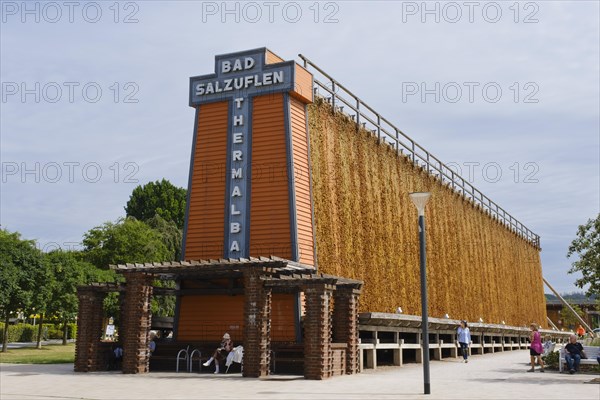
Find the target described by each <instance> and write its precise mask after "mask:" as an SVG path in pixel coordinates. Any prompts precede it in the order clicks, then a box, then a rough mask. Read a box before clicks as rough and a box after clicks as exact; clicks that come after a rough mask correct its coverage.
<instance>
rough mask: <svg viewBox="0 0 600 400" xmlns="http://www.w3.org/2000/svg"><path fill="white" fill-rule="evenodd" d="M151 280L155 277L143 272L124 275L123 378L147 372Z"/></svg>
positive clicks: (122, 323) (122, 324) (122, 322)
mask: <svg viewBox="0 0 600 400" xmlns="http://www.w3.org/2000/svg"><path fill="white" fill-rule="evenodd" d="M152 280H153V277H152V275H148V274H145V273H143V272H129V273H126V274H125V282H126V285H125V304H124V310H123V311H122V313H121V318H122V319H123V320H122V321H121V330H122V332H123V334H124V335H123V340H122V341H121V344H122V346H123V373H124V374H139V373H146V372H148V367H149V362H150V355H149V349H148V341H149V337H148V334H149V331H150V322H151V321H150V318H151V317H150V299H151V298H152Z"/></svg>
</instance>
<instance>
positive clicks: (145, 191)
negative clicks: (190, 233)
mask: <svg viewBox="0 0 600 400" xmlns="http://www.w3.org/2000/svg"><path fill="white" fill-rule="evenodd" d="M186 201H187V190H185V189H183V188H178V187H176V186H174V185H173V184H172V183H171V182H169V181H168V180H166V179H163V180H162V181H160V182H159V181H156V182H149V183H147V184H146V185H143V186H141V185H140V186H138V187H136V188H135V189H133V192H132V193H131V196H130V197H129V201H128V202H127V205H126V206H125V212H126V213H127V216H128V217H135V218H137V219H139V220H140V221H147V220H149V219H151V218H153V217H154V216H155V215H156V214H158V215H160V216H161V217H162V218H164V219H165V220H167V221H173V222H175V224H176V225H177V227H178V228H179V229H183V221H184V218H185V205H186Z"/></svg>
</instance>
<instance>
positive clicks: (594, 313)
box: [546, 296, 600, 329]
mask: <svg viewBox="0 0 600 400" xmlns="http://www.w3.org/2000/svg"><path fill="white" fill-rule="evenodd" d="M552 297H553V298H546V313H547V314H548V318H550V320H552V322H554V324H555V325H556V326H557V327H558V328H559V329H563V328H564V329H575V328H577V325H578V324H577V325H573V324H571V325H570V326H565V324H564V323H563V318H564V316H565V315H566V313H571V311H569V310H568V309H566V307H565V306H564V305H563V303H562V302H561V301H560V300H559V299H557V298H554V296H552ZM566 300H567V301H568V302H569V304H573V305H576V306H578V307H579V308H581V310H582V311H583V312H584V317H583V319H584V320H585V322H587V324H588V325H589V326H591V327H592V328H598V327H600V307H598V303H597V301H596V299H593V298H567V299H566Z"/></svg>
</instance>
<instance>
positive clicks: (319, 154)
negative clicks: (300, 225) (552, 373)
mask: <svg viewBox="0 0 600 400" xmlns="http://www.w3.org/2000/svg"><path fill="white" fill-rule="evenodd" d="M309 131H310V156H311V163H312V190H313V201H314V214H315V222H316V242H317V260H318V268H319V271H320V272H324V273H329V274H333V275H338V276H345V277H349V278H355V279H361V280H363V281H364V282H365V286H364V290H363V294H362V296H361V302H360V309H361V311H372V312H376V311H377V312H394V310H395V309H396V308H397V307H402V310H403V312H404V313H406V314H413V315H420V314H421V301H420V278H419V243H418V226H417V212H416V209H415V207H414V205H413V204H412V203H411V201H410V199H409V197H408V193H410V192H415V191H429V192H431V193H432V197H431V199H430V201H429V203H428V205H427V208H426V226H427V236H426V240H427V279H428V294H429V296H428V298H429V315H430V316H433V317H443V316H444V314H446V313H447V314H449V315H450V317H451V318H457V319H463V318H464V319H467V320H470V321H476V320H479V318H483V319H484V321H485V322H488V323H501V322H502V321H505V323H506V324H509V325H518V326H522V325H524V324H529V323H531V322H536V323H538V324H540V325H542V326H544V327H546V309H545V300H544V291H543V282H542V267H541V261H540V255H539V249H537V248H536V247H534V246H533V245H532V244H530V243H529V242H527V241H526V240H524V239H522V238H520V237H519V236H517V235H516V234H514V233H513V232H511V231H510V230H509V229H508V228H507V227H505V226H504V225H503V224H502V223H501V222H499V221H498V220H496V219H494V218H492V217H491V216H489V215H488V214H487V213H485V212H484V211H483V210H482V209H481V208H480V207H478V206H476V205H474V203H472V202H471V201H470V200H467V199H465V198H464V197H463V196H462V195H460V194H458V193H456V192H455V191H454V190H452V189H451V188H450V187H448V186H446V185H444V184H442V182H441V181H440V180H438V179H436V178H434V177H432V176H431V175H429V174H427V173H426V172H425V171H424V170H422V169H421V168H419V167H416V166H414V165H413V163H412V162H411V161H410V160H409V159H407V158H406V157H404V156H402V155H397V153H396V152H395V151H394V150H393V149H391V148H390V147H389V146H388V145H386V144H380V143H378V142H377V139H376V138H375V137H373V135H372V134H371V133H369V132H367V131H365V130H360V131H358V132H357V127H356V124H355V123H354V122H353V121H352V120H351V119H350V118H348V117H346V116H345V115H343V114H341V113H333V112H332V109H331V106H330V105H329V104H327V103H324V102H322V101H316V102H315V103H314V104H313V105H310V106H309Z"/></svg>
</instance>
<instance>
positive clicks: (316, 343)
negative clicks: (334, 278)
mask: <svg viewBox="0 0 600 400" xmlns="http://www.w3.org/2000/svg"><path fill="white" fill-rule="evenodd" d="M333 289H334V286H333V285H329V284H325V283H314V284H308V285H306V287H305V288H304V295H305V302H306V315H305V317H304V377H305V378H306V379H325V378H329V377H330V376H332V370H331V368H332V351H331V297H332V292H333Z"/></svg>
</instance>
